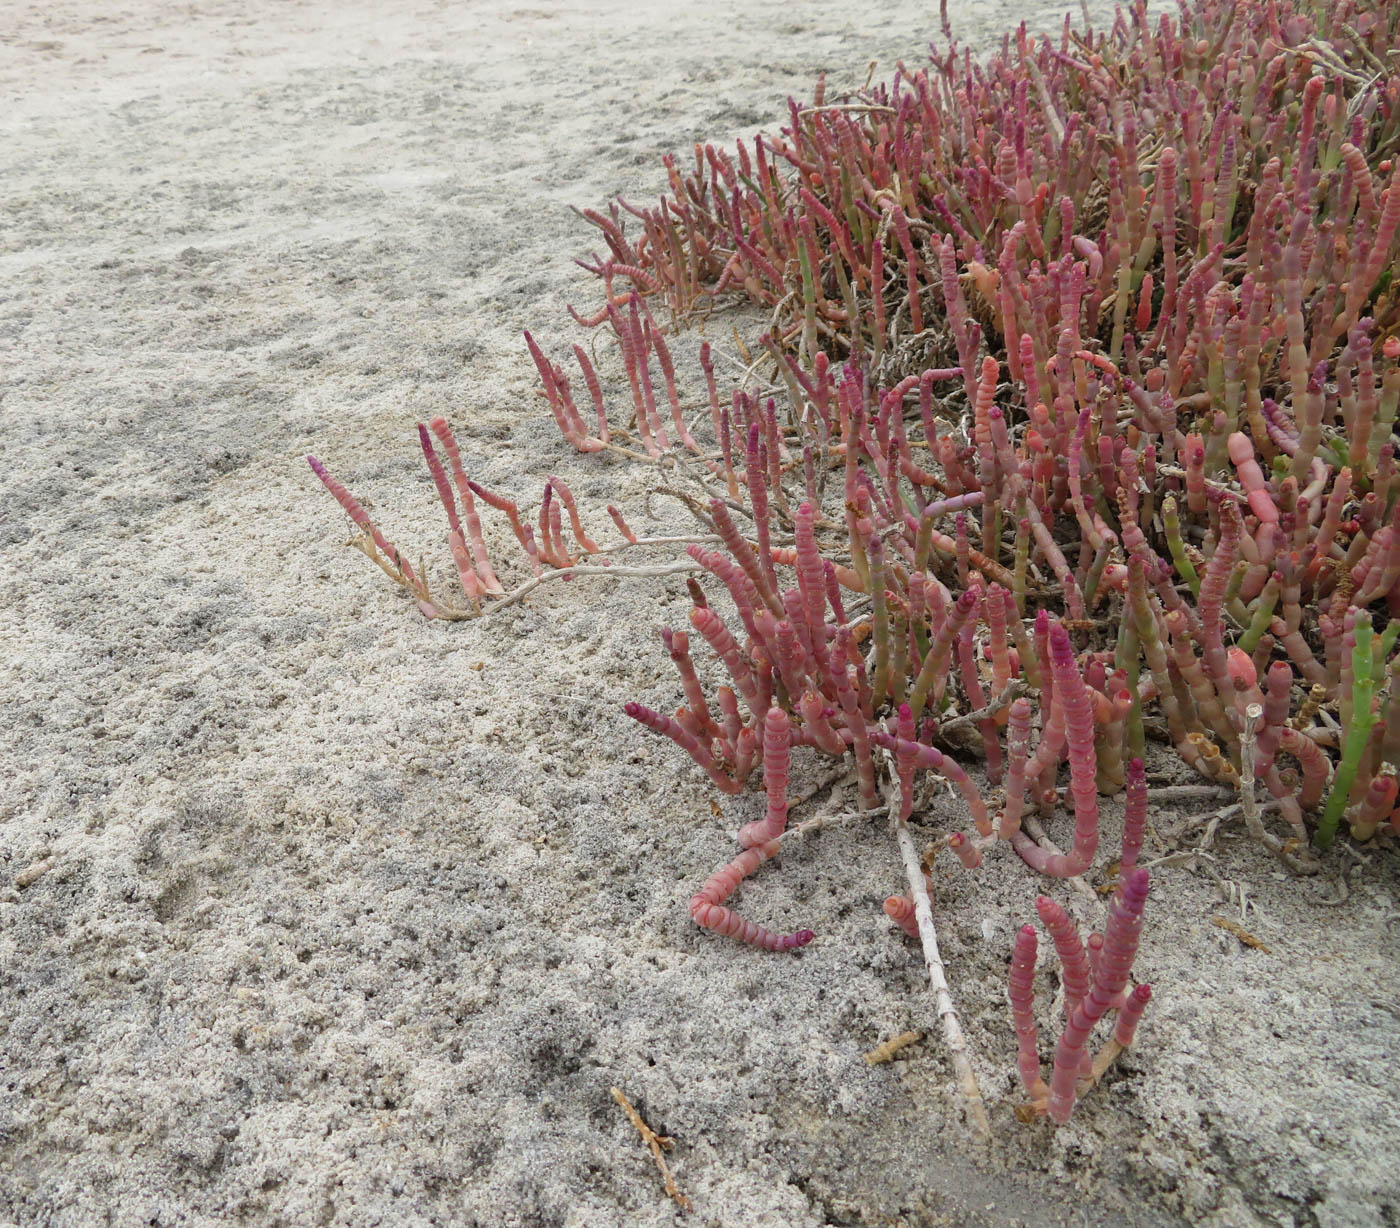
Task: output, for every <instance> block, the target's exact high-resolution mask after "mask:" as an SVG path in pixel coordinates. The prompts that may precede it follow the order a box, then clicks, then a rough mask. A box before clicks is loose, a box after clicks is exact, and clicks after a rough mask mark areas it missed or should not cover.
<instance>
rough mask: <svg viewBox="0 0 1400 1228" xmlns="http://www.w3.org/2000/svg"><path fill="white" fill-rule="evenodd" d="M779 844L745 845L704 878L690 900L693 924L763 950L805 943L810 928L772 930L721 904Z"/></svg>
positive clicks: (775, 842) (781, 949)
mask: <svg viewBox="0 0 1400 1228" xmlns="http://www.w3.org/2000/svg"><path fill="white" fill-rule="evenodd" d="M779 847H780V846H779V844H778V842H777V841H776V840H770V841H769V842H768V843H767V844H761V845H758V846H757V847H755V848H751V849H746V850H745V851H744V852H742V853H740V854H739V855H738V856H737V857H736V858H734V860H733V861H731V862H730V863H729V864H728V865H726V866H724V867H723V868H722V869H720V870H717V871H716V872H715V873H714V874H712V875H711V876H710V877H709V879H707V880H706V882H705V885H704V886H703V887H701V888H700V890H699V891H697V892H696V893H695V894H694V895H693V896H692V897H691V900H690V916H691V919H692V920H693V921H694V922H695V923H696V924H697V925H701V926H704V927H705V928H706V929H709V930H714V931H715V933H717V934H722V935H724V936H725V937H726V938H734V939H737V940H738V941H739V942H745V943H748V944H749V945H750V946H755V947H761V948H762V949H763V950H765V951H792V950H796V949H797V948H798V947H805V946H806V945H807V944H808V943H809V942H811V941H812V939H813V938H814V937H815V936H816V935H814V934H813V933H812V931H811V930H798V931H797V932H796V933H793V934H776V933H774V932H773V931H772V930H769V929H765V928H764V927H763V926H761V925H756V924H755V923H754V922H752V921H745V920H744V918H743V917H741V916H739V914H738V913H736V912H733V911H731V910H730V909H728V908H725V907H724V901H725V900H727V899H728V898H729V897H730V896H731V895H733V894H734V892H735V890H736V889H737V888H738V886H739V884H740V883H741V882H742V881H743V880H744V879H745V878H747V877H748V876H749V875H750V874H752V873H753V872H754V871H755V870H756V869H758V867H759V866H761V865H762V864H763V863H764V862H765V861H768V860H770V859H771V858H773V857H776V856H777V855H778V850H779Z"/></svg>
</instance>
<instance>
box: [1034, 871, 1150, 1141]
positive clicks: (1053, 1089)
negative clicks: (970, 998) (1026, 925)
mask: <svg viewBox="0 0 1400 1228" xmlns="http://www.w3.org/2000/svg"><path fill="white" fill-rule="evenodd" d="M1148 885H1149V880H1148V874H1147V871H1146V870H1141V869H1138V870H1131V871H1129V873H1128V874H1126V875H1125V876H1124V877H1123V879H1122V880H1121V882H1120V884H1119V887H1118V891H1117V892H1116V893H1115V895H1114V897H1113V903H1112V904H1111V905H1110V906H1109V910H1108V924H1107V926H1106V928H1105V930H1104V946H1103V952H1102V954H1101V955H1100V956H1099V960H1098V966H1097V967H1096V968H1095V969H1094V975H1093V984H1092V986H1091V988H1090V990H1089V993H1088V994H1087V996H1086V997H1085V998H1084V1000H1083V1001H1082V1002H1081V1003H1080V1004H1079V1006H1078V1007H1077V1008H1076V1009H1075V1011H1074V1014H1073V1016H1072V1017H1071V1018H1070V1020H1069V1022H1068V1023H1067V1024H1066V1025H1065V1030H1064V1032H1063V1033H1062V1034H1061V1036H1060V1040H1059V1043H1058V1044H1057V1045H1056V1047H1055V1066H1054V1073H1053V1074H1052V1076H1051V1080H1050V1099H1049V1105H1048V1111H1049V1114H1050V1118H1051V1120H1052V1121H1055V1122H1056V1123H1058V1124H1060V1125H1063V1124H1064V1123H1065V1122H1067V1121H1068V1120H1069V1118H1070V1114H1071V1113H1072V1112H1073V1111H1074V1102H1075V1099H1076V1084H1077V1082H1078V1079H1079V1075H1080V1072H1081V1070H1082V1068H1083V1065H1084V1049H1085V1045H1086V1043H1087V1042H1088V1039H1089V1034H1090V1032H1092V1031H1093V1029H1094V1025H1095V1024H1096V1023H1097V1022H1098V1021H1099V1019H1101V1018H1102V1017H1103V1015H1104V1014H1105V1013H1106V1012H1107V1011H1108V1010H1109V1009H1110V1007H1111V1006H1112V1004H1113V1002H1114V1000H1115V999H1116V998H1117V997H1118V995H1119V994H1121V993H1122V992H1123V990H1124V988H1125V987H1126V986H1127V984H1128V977H1129V975H1130V973H1131V971H1132V966H1133V960H1134V958H1135V957H1136V955H1137V948H1138V940H1139V937H1140V936H1141V933H1142V912H1143V907H1144V905H1145V904H1146V903H1147V890H1148Z"/></svg>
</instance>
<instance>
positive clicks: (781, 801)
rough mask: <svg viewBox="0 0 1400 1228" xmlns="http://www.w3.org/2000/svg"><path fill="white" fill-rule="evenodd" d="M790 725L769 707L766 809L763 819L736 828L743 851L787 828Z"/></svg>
mask: <svg viewBox="0 0 1400 1228" xmlns="http://www.w3.org/2000/svg"><path fill="white" fill-rule="evenodd" d="M791 742H792V723H791V721H790V720H789V719H788V714H787V713H786V712H784V711H783V710H782V709H781V708H769V709H768V714H767V716H766V717H765V718H764V721H763V787H764V790H765V792H766V793H767V796H768V810H767V813H766V814H765V815H764V817H763V818H762V819H759V820H757V821H756V822H753V823H746V824H745V825H744V826H743V827H741V828H740V829H739V843H740V844H741V845H743V847H744V848H753V847H754V846H755V845H759V844H767V843H768V842H769V841H770V840H776V839H777V838H778V837H779V836H781V835H782V834H783V829H784V828H785V827H786V826H787V809H788V807H787V785H788V761H789V747H790V746H791Z"/></svg>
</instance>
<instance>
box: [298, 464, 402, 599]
mask: <svg viewBox="0 0 1400 1228" xmlns="http://www.w3.org/2000/svg"><path fill="white" fill-rule="evenodd" d="M306 463H307V464H308V465H310V466H311V472H312V473H314V474H315V475H316V476H317V477H318V478H320V479H321V482H322V484H323V485H324V486H325V488H326V489H327V490H328V491H330V492H331V494H332V495H333V496H334V497H335V501H336V502H337V503H339V504H340V506H341V507H343V508H344V509H345V514H346V515H347V516H349V517H350V519H351V520H352V521H354V523H355V527H356V528H358V529H359V530H360V531H361V532H362V533H366V534H368V535H369V536H370V538H371V539H373V541H374V544H375V545H376V546H377V547H379V550H380V552H381V553H382V554H383V555H384V557H385V558H386V559H388V560H389V562H390V563H391V564H392V565H393V566H394V567H395V568H396V569H397V570H398V571H399V573H400V574H401V575H402V576H403V578H404V580H405V581H406V582H407V583H408V584H409V585H410V586H412V587H414V588H415V589H417V588H418V587H419V583H418V577H417V576H415V575H414V574H413V568H412V567H410V566H409V564H408V560H407V559H405V558H402V557H400V555H399V552H398V549H397V548H396V547H395V546H394V545H393V543H392V542H390V541H389V539H388V538H387V537H385V536H384V534H382V533H381V532H380V531H379V530H378V529H377V528H375V526H374V522H373V521H372V520H370V518H369V513H368V512H366V511H365V509H364V508H363V507H361V506H360V504H359V501H358V500H356V498H355V496H354V495H352V494H351V493H350V492H349V491H348V490H346V489H345V487H344V486H343V485H342V484H341V483H340V482H339V481H338V480H337V479H336V478H333V477H332V476H331V475H330V474H329V473H328V472H326V467H325V466H324V465H322V464H321V462H320V461H318V460H317V459H316V458H315V457H314V456H308V457H307V458H306Z"/></svg>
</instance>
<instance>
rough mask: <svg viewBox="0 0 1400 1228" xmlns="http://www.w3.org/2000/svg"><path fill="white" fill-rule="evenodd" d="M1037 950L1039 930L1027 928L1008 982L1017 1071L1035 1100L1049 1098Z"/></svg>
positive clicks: (1019, 936) (1018, 939) (1020, 935)
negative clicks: (1039, 1022) (1039, 1023)
mask: <svg viewBox="0 0 1400 1228" xmlns="http://www.w3.org/2000/svg"><path fill="white" fill-rule="evenodd" d="M1036 946H1037V939H1036V933H1035V926H1033V925H1023V926H1022V927H1021V929H1020V932H1019V933H1017V935H1016V943H1015V945H1014V946H1013V947H1012V951H1011V972H1010V974H1009V976H1008V978H1007V997H1008V998H1010V1000H1011V1018H1012V1021H1013V1022H1014V1024H1015V1027H1016V1070H1017V1072H1018V1073H1019V1074H1020V1076H1021V1084H1022V1086H1024V1087H1025V1089H1026V1094H1027V1095H1028V1096H1030V1098H1031V1099H1032V1100H1039V1099H1041V1098H1042V1097H1044V1096H1045V1095H1046V1087H1045V1081H1044V1079H1043V1078H1042V1077H1041V1070H1040V1052H1039V1036H1038V1034H1037V1032H1036V1026H1035V956H1036Z"/></svg>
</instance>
